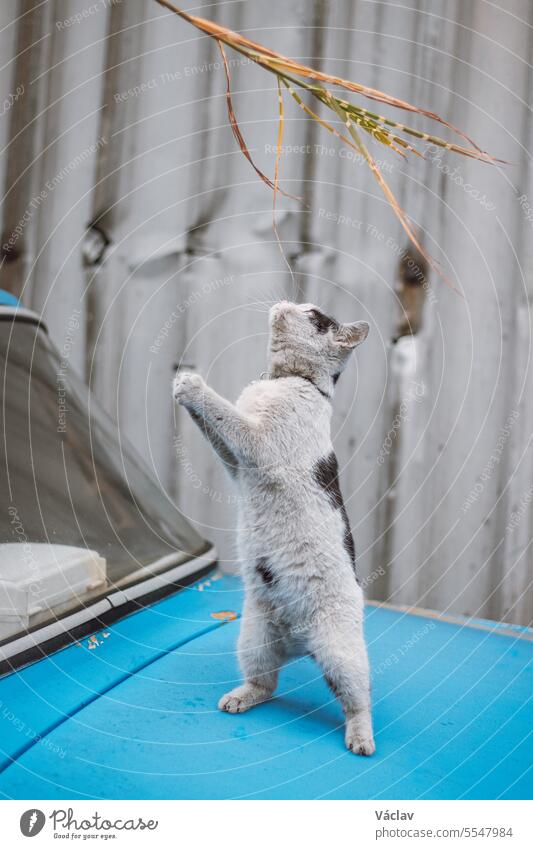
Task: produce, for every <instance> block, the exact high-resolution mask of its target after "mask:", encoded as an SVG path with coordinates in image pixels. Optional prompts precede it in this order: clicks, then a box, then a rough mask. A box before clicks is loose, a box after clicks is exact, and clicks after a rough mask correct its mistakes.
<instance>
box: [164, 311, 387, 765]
mask: <svg viewBox="0 0 533 849" xmlns="http://www.w3.org/2000/svg"><path fill="white" fill-rule="evenodd" d="M368 331H369V326H368V324H367V323H366V322H364V321H359V322H356V323H354V324H339V323H338V322H336V321H334V320H333V319H331V318H328V317H327V316H325V315H324V314H323V313H322V312H320V310H319V309H318V308H317V307H315V306H313V305H312V304H293V303H289V302H287V301H282V302H281V303H279V304H276V305H275V306H274V307H273V308H272V309H271V311H270V342H269V358H268V359H269V362H268V369H269V370H268V378H269V379H268V380H261V381H258V382H255V383H252V384H251V385H250V386H247V387H246V388H245V389H244V391H243V393H242V394H241V396H240V398H239V400H238V401H237V403H236V404H235V405H233V404H231V403H230V402H229V401H226V400H225V399H224V398H222V397H221V396H220V395H218V394H217V393H216V392H214V391H213V390H212V389H211V388H210V387H209V386H207V385H206V383H205V382H204V380H203V379H202V378H201V377H200V376H199V375H197V374H191V373H182V372H179V373H178V374H177V376H176V378H175V381H174V397H175V399H176V400H177V401H178V402H179V403H180V404H183V406H184V407H186V408H187V410H188V411H189V412H190V414H191V416H192V417H193V418H194V420H195V421H196V423H197V424H198V426H199V427H200V428H201V429H202V431H203V433H204V434H205V435H206V437H207V438H208V440H209V441H210V443H211V445H212V446H213V448H214V449H215V451H216V452H217V453H218V454H219V456H220V457H221V459H222V460H223V462H224V464H225V466H226V468H227V470H228V471H229V473H230V474H231V475H232V477H233V478H234V480H235V482H236V484H237V486H238V488H239V491H240V496H241V497H240V499H239V524H238V528H239V530H238V551H239V556H240V559H241V562H242V574H243V579H244V584H245V588H246V601H245V605H244V612H243V618H242V625H241V633H240V637H239V643H238V654H239V661H240V665H241V668H242V671H243V674H244V678H245V681H244V684H242V685H241V686H239V687H237V688H236V689H234V690H232V691H231V692H230V693H227V694H226V695H225V696H223V697H222V698H221V700H220V702H219V707H220V708H221V710H225V711H227V712H228V713H240V712H242V711H245V710H248V709H249V708H251V707H253V706H254V705H257V704H259V703H260V702H264V701H265V700H266V699H269V698H270V697H271V696H272V694H273V692H274V690H275V688H276V685H277V680H278V670H279V668H280V667H281V666H282V664H283V663H284V661H285V660H286V658H287V657H289V656H294V655H295V654H311V655H312V656H313V657H314V658H315V660H316V661H317V663H319V664H320V666H321V668H322V670H323V672H324V676H325V679H326V681H327V683H328V685H329V686H330V688H331V690H332V691H333V693H334V694H335V695H336V696H337V698H338V699H339V701H340V702H341V704H342V707H343V709H344V713H345V716H346V745H347V747H348V748H349V749H350V750H351V751H353V752H355V753H356V754H361V755H371V754H372V753H373V752H374V751H375V745H374V739H373V735H372V718H371V709H370V689H369V669H368V658H367V650H366V645H365V640H364V636H363V592H362V589H361V587H360V585H359V583H358V580H357V574H356V568H355V552H354V543H353V538H352V534H351V531H350V525H349V522H348V516H347V513H346V509H345V506H344V502H343V500H342V495H341V492H340V488H339V478H338V467H337V460H336V457H335V454H334V452H333V446H332V443H331V435H330V423H331V402H332V398H333V391H334V387H335V383H336V381H337V379H338V377H339V375H340V373H341V372H342V370H343V369H344V367H345V365H346V363H347V361H348V358H349V357H350V355H351V353H352V351H353V350H354V348H355V347H356V346H357V345H359V344H360V343H361V342H363V341H364V340H365V339H366V337H367V335H368Z"/></svg>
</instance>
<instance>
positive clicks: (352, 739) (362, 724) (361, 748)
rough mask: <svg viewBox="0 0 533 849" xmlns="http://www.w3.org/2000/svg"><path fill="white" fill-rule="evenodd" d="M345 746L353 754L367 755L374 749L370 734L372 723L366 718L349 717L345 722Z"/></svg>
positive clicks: (374, 745)
mask: <svg viewBox="0 0 533 849" xmlns="http://www.w3.org/2000/svg"><path fill="white" fill-rule="evenodd" d="M344 740H345V743H346V748H347V749H349V750H350V752H353V753H354V755H366V756H367V757H369V756H370V755H373V754H374V752H375V751H376V744H375V743H374V737H373V735H372V724H371V722H370V721H369V720H367V719H349V720H348V722H347V723H346V736H345V738H344Z"/></svg>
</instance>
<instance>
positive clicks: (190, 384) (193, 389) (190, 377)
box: [172, 371, 205, 404]
mask: <svg viewBox="0 0 533 849" xmlns="http://www.w3.org/2000/svg"><path fill="white" fill-rule="evenodd" d="M204 387H205V383H204V379H203V377H201V376H200V375H199V374H195V373H194V372H191V371H179V372H178V373H177V374H176V377H175V378H174V383H173V386H172V394H173V396H174V398H175V400H176V401H177V402H178V404H186V403H187V401H195V400H197V399H198V398H199V397H200V396H201V395H202V394H203V391H204Z"/></svg>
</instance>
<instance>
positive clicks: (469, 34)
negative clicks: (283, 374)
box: [0, 0, 533, 623]
mask: <svg viewBox="0 0 533 849" xmlns="http://www.w3.org/2000/svg"><path fill="white" fill-rule="evenodd" d="M195 8H196V10H198V7H195ZM204 14H205V15H206V16H213V17H215V18H216V19H217V20H220V21H222V22H224V23H225V24H227V25H229V26H231V27H233V28H235V29H239V30H242V31H243V32H245V33H246V34H248V35H249V36H250V37H252V38H255V39H256V40H258V41H262V42H264V43H266V44H269V45H272V46H274V47H276V48H277V49H278V50H280V51H281V52H284V53H286V54H289V55H291V56H295V57H297V58H301V59H302V60H304V61H309V62H311V63H314V64H315V65H321V66H322V67H324V68H325V69H328V70H330V71H334V72H336V73H338V74H341V75H344V76H347V77H351V78H353V79H357V80H360V81H362V82H365V83H367V84H370V85H373V86H376V87H378V88H382V89H385V90H388V91H390V92H392V93H394V94H396V95H398V96H400V97H404V98H406V99H408V100H412V101H414V102H417V103H419V104H420V105H423V106H426V107H429V108H431V109H433V110H435V111H437V112H440V113H441V114H443V115H445V116H446V117H447V118H448V119H449V120H450V121H452V122H453V123H455V124H457V125H459V126H461V127H462V129H464V130H465V131H466V132H467V133H468V134H470V135H472V136H473V137H475V138H476V139H477V140H478V141H479V142H480V143H481V145H482V146H484V147H486V148H489V149H490V151H491V152H493V153H495V154H496V155H498V156H499V157H501V158H502V159H505V160H508V161H509V162H512V163H513V165H512V166H508V167H504V166H502V167H499V166H498V167H494V168H490V167H488V166H486V165H482V164H479V163H475V162H470V161H467V160H463V159H460V158H458V157H455V158H453V157H452V156H441V155H440V154H438V155H436V154H435V152H434V151H433V150H430V151H429V152H428V155H427V157H426V159H425V161H423V160H419V159H412V160H410V161H408V162H403V161H402V160H400V159H398V158H395V157H394V155H389V154H386V153H384V152H383V151H382V150H380V149H377V150H376V156H377V157H378V158H379V159H380V160H382V163H383V164H382V167H383V172H384V175H385V177H386V178H387V179H388V180H389V182H390V184H391V186H392V188H393V189H394V190H395V191H396V192H397V195H398V197H399V199H400V201H401V202H402V204H403V205H404V207H405V208H406V209H407V210H408V211H409V214H410V215H411V218H412V220H413V222H414V224H415V225H416V227H417V228H418V230H419V232H420V234H421V237H422V238H423V240H424V241H425V244H426V245H427V247H428V249H429V250H430V252H431V253H432V254H433V255H434V256H436V257H437V258H438V259H439V261H440V262H441V263H442V265H443V267H444V269H445V271H446V273H447V274H448V275H449V276H450V277H452V278H453V279H454V280H455V281H456V283H457V285H458V287H459V288H460V289H461V291H462V292H463V295H464V297H460V296H458V295H456V294H455V293H453V292H452V291H450V290H449V289H448V288H446V286H445V284H444V283H443V282H442V281H441V280H440V279H438V278H437V277H435V275H431V278H430V282H431V289H430V291H429V292H428V293H427V297H426V300H425V307H424V312H423V316H422V323H421V327H420V330H419V332H418V333H417V334H416V336H412V337H403V338H401V339H400V341H398V342H397V343H396V344H394V342H393V340H395V338H396V336H397V330H398V327H399V326H400V325H401V324H402V314H401V303H402V302H404V301H402V299H401V298H400V296H399V292H398V285H399V283H400V276H401V275H400V272H399V264H400V255H401V254H402V253H403V251H404V250H405V248H406V247H407V242H406V238H405V236H404V234H403V232H402V230H401V228H400V227H399V225H398V222H397V221H396V219H395V218H394V216H393V214H392V212H391V210H390V208H389V207H388V205H387V203H386V201H385V200H384V198H383V197H382V195H381V194H380V192H379V190H378V188H377V187H376V185H375V182H374V181H373V179H372V177H371V175H370V174H369V173H368V171H367V169H366V168H365V167H364V166H363V165H362V164H361V163H360V162H357V161H353V159H352V158H350V152H349V151H348V150H347V149H346V148H343V147H342V145H339V144H337V143H336V142H335V140H333V139H332V137H331V136H329V135H328V134H326V133H325V132H323V131H322V130H320V129H318V128H317V127H316V126H314V125H312V124H310V122H309V121H308V120H307V119H306V117H305V116H304V115H303V113H302V112H301V110H299V109H298V108H297V107H296V105H295V104H293V103H292V102H288V101H287V99H286V103H285V111H286V119H287V120H286V133H285V139H284V144H285V145H286V149H285V151H284V155H283V158H282V176H283V180H284V186H285V187H286V189H287V190H288V191H289V192H291V193H293V194H295V195H299V196H302V197H304V198H305V199H306V201H307V203H308V204H309V207H308V208H307V207H306V206H304V205H302V204H299V203H297V202H294V201H290V200H287V199H285V198H282V197H280V198H279V200H278V215H277V220H278V227H279V231H280V234H281V238H282V240H283V242H284V250H285V253H286V255H287V257H289V259H290V264H291V266H292V273H291V272H290V271H289V269H288V267H287V264H286V262H285V260H284V258H283V257H282V255H281V253H280V250H279V246H278V245H277V243H276V240H275V237H274V234H273V230H272V197H271V194H270V193H269V191H268V189H267V188H266V187H265V186H264V185H263V184H262V183H261V182H260V181H259V180H258V179H257V178H256V176H255V174H254V173H253V171H252V170H251V168H250V166H249V165H248V163H247V162H246V161H245V160H244V158H243V157H242V155H241V154H240V153H239V151H238V150H237V148H236V144H235V141H234V138H233V136H232V133H231V129H230V128H229V126H228V121H227V115H226V108H225V79H224V73H223V70H222V67H221V64H220V57H219V55H218V53H217V50H216V46H215V45H214V44H213V43H212V42H211V41H210V40H209V39H208V38H206V37H203V36H201V35H200V34H199V33H197V32H196V31H195V30H194V29H192V28H190V27H188V26H187V25H186V24H185V23H184V22H182V21H180V20H178V19H177V18H176V17H174V16H172V15H170V14H168V13H167V12H165V11H163V10H162V9H161V8H160V7H158V6H157V5H156V4H155V3H153V2H149V0H128V2H118V0H116V2H112V0H97V2H96V3H94V4H89V3H87V2H86V0H69V2H66V0H48V2H46V3H44V4H34V3H30V2H27V0H20V2H15V0H12V2H10V3H7V4H3V5H2V7H1V8H0V28H1V31H0V46H1V55H2V65H3V67H2V69H1V70H0V74H1V83H2V93H3V97H4V96H5V97H9V95H12V94H13V93H14V92H15V91H16V89H17V85H22V86H23V87H24V92H23V94H22V95H21V96H19V97H17V98H16V99H13V102H12V103H11V101H10V103H9V105H8V107H7V108H5V110H4V112H3V114H2V120H1V122H0V144H1V149H2V156H1V157H0V180H1V181H2V186H3V191H2V197H3V203H2V211H1V228H2V233H3V237H2V245H3V247H2V250H3V264H2V268H1V271H0V285H1V286H3V287H5V288H8V289H10V290H11V291H14V292H16V293H17V294H20V295H21V297H22V300H23V302H24V303H25V304H26V305H28V306H30V307H32V308H34V309H36V310H38V311H39V312H42V313H43V314H44V316H45V318H46V320H47V322H48V324H49V327H50V331H51V334H52V336H53V338H54V339H55V341H56V343H57V345H58V346H59V347H60V348H62V347H63V348H64V349H65V350H66V351H67V352H68V355H69V356H70V358H71V363H72V366H73V367H74V368H75V369H77V370H78V372H79V373H80V374H82V375H83V376H84V377H85V378H86V380H87V381H88V382H89V383H90V385H91V387H92V389H93V392H94V394H95V396H96V397H98V398H99V400H100V401H101V402H102V403H103V405H104V406H105V407H106V408H107V410H108V411H109V412H110V413H111V414H112V415H113V416H115V417H116V418H117V419H118V421H119V424H120V427H121V429H122V432H123V434H124V437H125V438H127V439H129V440H131V441H132V442H133V443H134V444H135V445H136V447H137V448H138V449H139V451H140V452H141V454H142V456H143V457H144V459H145V461H146V463H147V464H148V465H149V466H150V467H151V469H152V472H153V474H154V475H155V476H156V478H157V479H158V481H159V483H160V486H161V488H162V489H163V491H164V492H166V493H167V494H168V498H169V499H172V500H176V501H177V502H178V503H179V505H180V506H181V508H182V509H183V510H184V512H185V513H186V515H188V516H189V517H190V518H191V520H192V521H193V522H194V523H195V524H196V525H197V526H198V527H199V528H200V529H201V531H202V532H203V533H204V534H205V535H206V536H208V537H210V538H211V539H213V540H214V541H215V542H216V543H217V544H218V546H219V549H220V551H221V554H222V557H223V560H224V562H225V564H226V566H228V567H229V568H232V567H235V565H236V564H235V562H234V553H233V543H232V539H233V526H234V521H235V503H234V502H235V495H234V493H233V491H232V488H231V484H230V483H229V482H228V481H227V480H226V479H225V477H224V475H223V472H222V471H221V469H220V468H219V466H218V465H217V463H216V460H215V459H214V457H213V455H212V454H211V453H210V451H209V450H208V449H207V448H206V446H205V444H204V442H203V440H202V437H201V435H200V434H199V433H198V432H197V430H196V428H194V426H193V425H192V424H191V423H190V422H189V420H188V418H187V417H186V416H184V415H183V414H182V413H181V412H180V411H176V410H175V409H174V407H173V404H172V403H171V397H170V385H171V379H172V376H173V371H174V369H175V366H176V364H177V363H181V364H183V365H184V366H186V367H192V368H196V369H198V370H200V371H201V372H202V373H203V374H204V376H205V377H206V378H207V379H208V380H209V381H210V382H211V383H212V385H213V386H214V387H215V388H216V389H218V390H219V391H221V392H222V393H224V394H225V395H227V396H228V397H230V398H234V397H235V396H236V395H237V394H238V392H239V390H240V388H241V387H242V386H243V384H245V383H246V382H247V381H250V380H252V379H256V378H258V377H259V375H260V374H261V372H262V371H263V369H264V361H265V345H266V339H267V327H266V309H267V305H268V304H269V303H271V302H272V301H273V300H275V299H277V298H278V297H280V296H284V297H292V298H301V299H303V300H313V301H317V302H319V303H321V304H322V305H323V306H324V308H325V309H326V310H331V311H332V312H333V313H334V314H335V315H337V316H338V317H340V318H343V317H344V318H346V319H354V318H365V319H368V320H369V321H370V323H371V325H372V332H371V335H370V338H369V341H368V342H367V343H366V344H365V345H364V346H363V347H362V348H361V349H360V351H359V352H358V354H357V360H356V362H354V363H353V364H352V365H351V367H350V369H349V371H348V372H347V373H346V374H345V375H344V376H343V379H342V380H341V381H340V383H339V388H338V397H337V400H336V404H335V415H334V434H335V443H336V448H337V452H338V455H339V460H340V466H341V469H342V473H341V475H342V486H343V490H344V493H345V496H346V502H347V507H348V511H349V513H350V517H351V520H352V524H353V527H354V533H355V537H356V542H357V548H358V558H359V568H360V571H361V573H362V575H363V577H364V578H366V580H367V593H368V595H369V596H370V597H373V598H381V599H386V600H388V601H390V602H392V603H400V604H413V605H418V606H423V607H433V608H437V609H439V610H444V611H446V612H454V613H463V614H465V613H466V614H473V615H476V616H478V617H479V616H490V617H494V618H501V619H505V620H508V621H519V622H522V623H529V621H530V620H531V618H532V614H533V593H532V590H531V580H532V569H531V562H532V557H533V554H532V549H531V534H532V531H531V529H532V518H533V516H532V510H533V508H532V505H533V488H532V485H533V481H532V472H533V455H532V447H531V438H532V432H533V400H532V399H533V392H532V385H531V384H532V376H531V311H532V306H531V299H532V294H533V289H532V286H533V276H532V249H531V245H532V238H531V228H532V227H533V213H532V212H531V209H530V208H529V207H528V204H531V206H533V181H532V166H531V150H532V139H533V137H532V127H533V123H532V118H531V108H530V102H531V91H532V70H531V64H530V63H531V60H532V55H533V53H532V45H533V29H532V25H533V6H532V5H531V3H529V2H528V0H507V2H505V3H501V4H498V3H489V2H485V0H471V2H468V3H464V2H460V0H437V2H429V0H407V1H406V2H405V3H402V4H397V3H388V2H374V0H338V2H327V0H290V2H287V0H270V2H269V3H268V4H267V5H265V4H264V3H262V2H261V0H248V2H246V3H222V2H213V3H209V4H206V5H205V10H204ZM230 58H231V59H232V86H233V90H234V103H235V109H236V112H237V115H238V118H239V121H240V124H241V127H242V130H243V132H244V134H245V137H246V140H247V143H248V145H249V148H250V150H251V151H252V153H253V156H254V158H255V160H256V161H257V164H258V165H259V166H260V167H261V168H263V169H264V170H265V171H266V172H267V173H270V174H272V173H273V168H274V161H275V153H274V151H275V142H276V135H277V109H278V107H277V95H276V84H275V80H274V79H273V78H272V77H270V76H269V75H267V74H265V73H264V72H262V71H260V70H259V69H258V68H256V67H255V66H250V65H249V64H248V63H246V62H245V61H244V60H243V59H242V58H240V57H239V56H236V55H231V57H230ZM419 126H420V124H419ZM426 128H427V127H426ZM427 129H429V128H427ZM12 234H15V236H14V237H13V238H12V239H11V243H10V242H9V240H10V237H11V236H12ZM17 234H18V235H17ZM78 310H79V315H80V326H79V329H78V330H76V331H75V332H74V333H73V331H72V322H69V319H70V318H71V317H72V315H73V314H74V315H78V313H77V312H76V311H78Z"/></svg>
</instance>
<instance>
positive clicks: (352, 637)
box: [312, 620, 376, 755]
mask: <svg viewBox="0 0 533 849" xmlns="http://www.w3.org/2000/svg"><path fill="white" fill-rule="evenodd" d="M312 651H313V655H314V657H315V659H316V660H317V662H318V663H319V664H320V666H321V667H322V669H323V671H324V677H325V679H326V682H327V684H328V686H329V688H330V689H331V690H332V692H333V693H334V694H335V696H336V697H337V698H338V699H339V701H340V703H341V705H342V707H343V710H344V714H345V716H346V733H345V742H346V747H347V748H348V749H350V751H351V752H353V753H354V754H356V755H373V754H374V752H375V751H376V746H375V743H374V736H373V733H372V714H371V707H370V680H369V669H368V656H367V651H366V645H365V641H364V637H363V630H362V625H347V624H346V623H342V622H341V623H332V622H331V620H330V621H329V622H328V623H324V624H323V625H322V626H321V627H320V628H318V629H317V632H316V633H315V634H314V636H313V640H312Z"/></svg>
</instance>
